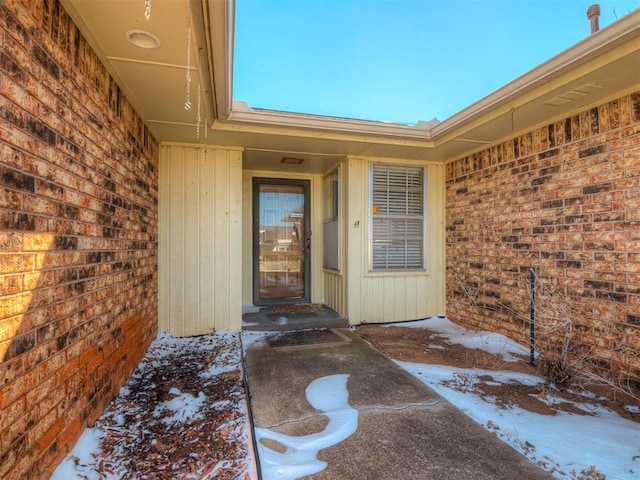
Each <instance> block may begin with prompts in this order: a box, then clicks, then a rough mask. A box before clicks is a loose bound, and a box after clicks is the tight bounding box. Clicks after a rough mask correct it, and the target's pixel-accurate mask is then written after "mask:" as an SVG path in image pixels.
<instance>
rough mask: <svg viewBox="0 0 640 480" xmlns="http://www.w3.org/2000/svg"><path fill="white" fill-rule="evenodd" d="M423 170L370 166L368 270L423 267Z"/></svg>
mask: <svg viewBox="0 0 640 480" xmlns="http://www.w3.org/2000/svg"><path fill="white" fill-rule="evenodd" d="M423 212H424V168H422V167H414V166H408V165H388V164H379V163H374V164H372V165H371V269H372V270H407V269H421V268H423V267H424V263H423V262H424V260H423V258H424V226H423V222H424V214H423Z"/></svg>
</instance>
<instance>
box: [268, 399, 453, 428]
mask: <svg viewBox="0 0 640 480" xmlns="http://www.w3.org/2000/svg"><path fill="white" fill-rule="evenodd" d="M443 404H444V400H434V401H433V402H413V403H401V404H398V405H360V406H353V407H352V408H354V409H356V410H358V414H360V413H363V414H382V413H389V412H402V411H410V410H429V411H432V412H437V411H440V410H441V409H442V406H443ZM320 417H325V418H326V414H325V413H312V414H310V415H307V416H305V417H301V418H296V419H292V420H284V421H282V422H279V423H274V424H271V425H267V426H259V428H269V429H271V428H278V427H282V426H285V425H295V424H297V423H303V422H307V421H309V420H315V419H317V418H320ZM256 426H258V425H256Z"/></svg>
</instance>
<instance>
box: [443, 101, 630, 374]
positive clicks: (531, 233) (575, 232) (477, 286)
mask: <svg viewBox="0 0 640 480" xmlns="http://www.w3.org/2000/svg"><path fill="white" fill-rule="evenodd" d="M446 196H447V200H446V201H447V218H446V222H447V253H446V255H447V313H448V316H449V317H450V318H451V319H452V320H454V321H456V322H459V323H462V324H463V325H466V326H469V327H472V328H480V329H482V328H485V329H495V330H498V331H500V332H502V333H505V334H507V335H508V336H510V337H512V338H514V339H516V340H518V341H520V342H521V343H524V344H527V342H528V338H529V322H528V318H529V303H530V294H529V291H530V289H529V271H530V267H535V268H536V272H537V275H538V276H539V279H540V281H539V282H538V285H537V289H538V302H537V308H538V309H539V310H540V311H541V312H543V313H544V311H545V309H547V310H549V309H553V311H554V312H556V314H558V312H560V316H561V317H562V318H563V319H564V318H569V319H570V321H571V322H572V323H571V326H572V332H573V333H572V337H571V346H570V348H569V354H570V356H571V355H573V357H574V358H573V360H574V361H576V360H579V358H577V357H579V356H581V355H582V356H584V357H585V358H588V359H589V361H588V362H587V363H588V364H589V365H588V367H589V368H591V367H593V366H597V367H599V368H602V367H604V368H605V369H606V370H607V371H608V372H609V373H611V372H613V373H614V374H616V375H620V376H625V377H631V378H636V379H640V92H638V93H634V94H632V95H627V96H624V97H622V98H619V99H618V100H615V101H612V102H609V103H606V104H604V105H600V106H599V107H597V108H592V109H590V110H587V111H584V112H582V113H580V114H579V115H575V116H574V117H571V118H567V119H565V120H561V121H558V122H555V123H553V124H550V125H547V126H545V127H543V128H539V129H537V130H535V131H532V132H528V133H526V134H524V135H521V136H519V137H516V138H513V139H510V140H508V141H506V142H504V143H502V144H500V145H496V146H493V147H491V148H489V149H487V150H484V151H481V152H479V153H476V154H474V155H471V156H469V157H466V158H462V159H459V160H456V161H454V162H452V163H450V164H448V165H447V191H446ZM543 286H544V288H543ZM545 289H547V290H545ZM558 300H559V301H558ZM544 320H545V318H544V316H541V321H542V323H541V324H540V325H539V328H540V329H541V330H540V332H539V333H538V335H539V342H540V345H541V346H543V345H544V347H545V348H546V350H547V351H546V352H543V353H548V354H553V352H554V351H556V352H557V351H559V349H560V341H561V340H562V339H563V338H564V335H563V332H564V330H563V329H560V330H557V331H555V332H545V328H547V330H548V327H549V326H550V324H546V325H545V323H544ZM547 320H548V319H547ZM551 323H553V322H551ZM545 333H546V334H545Z"/></svg>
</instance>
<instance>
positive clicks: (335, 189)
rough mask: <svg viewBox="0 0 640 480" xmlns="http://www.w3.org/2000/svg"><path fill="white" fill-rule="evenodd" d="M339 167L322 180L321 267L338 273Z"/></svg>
mask: <svg viewBox="0 0 640 480" xmlns="http://www.w3.org/2000/svg"><path fill="white" fill-rule="evenodd" d="M340 188H341V187H340V166H337V167H336V168H334V169H333V170H331V171H330V172H329V173H327V174H326V175H324V176H323V178H322V197H323V198H322V222H323V244H324V251H323V259H322V267H323V268H325V269H327V270H335V271H340V257H341V255H340Z"/></svg>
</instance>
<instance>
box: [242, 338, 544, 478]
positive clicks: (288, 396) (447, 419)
mask: <svg viewBox="0 0 640 480" xmlns="http://www.w3.org/2000/svg"><path fill="white" fill-rule="evenodd" d="M245 362H246V368H247V375H248V386H249V393H250V395H251V399H250V402H251V410H252V413H253V418H254V423H255V427H256V428H257V429H258V430H260V429H263V428H268V429H270V431H273V432H278V433H279V434H284V435H289V436H295V437H298V436H303V435H310V434H314V433H318V432H322V431H323V430H324V429H325V428H326V427H327V423H328V418H327V416H326V415H323V414H322V412H320V411H318V410H316V409H314V408H313V407H312V406H311V405H310V404H309V399H308V398H307V397H305V389H306V388H307V386H308V385H309V384H310V383H311V382H313V381H314V380H316V379H318V378H321V377H325V376H328V375H336V374H348V375H349V377H348V381H347V391H348V403H349V405H350V406H351V407H353V408H355V409H356V410H357V412H358V414H357V419H358V420H357V429H356V430H355V432H354V433H353V434H351V435H350V436H348V437H347V438H346V439H345V440H343V441H341V442H340V443H337V444H336V445H334V446H330V447H328V448H325V449H322V450H320V452H319V454H318V459H319V460H321V461H324V462H327V464H328V465H327V467H326V468H325V469H324V470H322V471H319V472H318V473H316V474H314V475H311V476H308V477H304V478H313V479H341V480H347V479H349V480H350V479H393V480H402V479H411V480H416V479H421V480H423V479H424V480H428V479H438V480H454V479H464V480H468V479H474V480H479V479H487V480H488V479H491V480H499V479H504V480H513V479H514V478H517V479H551V478H552V477H551V476H550V475H549V474H548V473H546V472H544V471H543V470H541V469H539V468H538V467H537V466H535V465H534V464H532V463H531V462H530V461H529V460H528V459H526V458H525V457H524V456H523V455H521V454H519V453H517V452H516V451H515V450H513V449H512V448H511V447H509V446H508V445H506V444H505V443H503V442H502V441H501V440H499V439H498V438H496V437H495V436H494V435H492V434H491V433H490V432H488V431H487V430H485V429H484V428H483V427H482V426H480V425H478V424H476V423H475V422H473V421H472V420H471V419H470V418H469V417H467V416H466V415H465V414H464V413H462V412H461V411H460V410H458V409H456V408H455V407H454V406H453V405H451V404H450V403H448V402H447V401H446V400H444V399H443V398H442V397H440V396H439V395H438V394H436V393H435V392H434V391H433V390H431V389H430V388H428V387H427V386H426V385H424V384H423V383H421V382H420V381H419V380H417V379H416V378H415V377H413V376H412V375H411V374H409V373H408V372H406V371H404V370H403V369H401V368H400V367H399V366H398V365H396V364H395V363H394V362H392V361H391V360H390V359H389V358H387V357H386V356H384V355H383V354H381V353H380V352H378V351H377V350H375V349H374V348H373V347H371V346H370V345H369V344H368V343H366V342H365V341H364V340H362V339H361V338H360V337H358V336H357V335H355V334H353V333H352V332H350V331H348V330H347V329H339V330H324V331H315V332H306V333H305V332H292V333H284V334H283V333H280V334H277V333H274V334H273V336H272V337H271V340H269V342H264V341H263V342H256V343H253V344H249V345H248V346H247V348H246V355H245ZM334 423H336V422H334ZM270 442H271V443H270V444H269V446H270V447H271V448H272V449H273V450H276V451H278V450H280V451H281V452H282V450H283V449H282V445H279V444H278V442H273V441H272V440H271V441H270ZM258 453H259V452H258ZM283 478H285V477H283ZM289 478H292V477H289Z"/></svg>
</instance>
